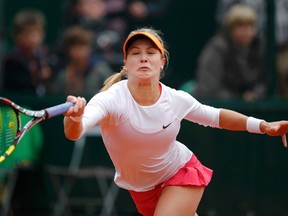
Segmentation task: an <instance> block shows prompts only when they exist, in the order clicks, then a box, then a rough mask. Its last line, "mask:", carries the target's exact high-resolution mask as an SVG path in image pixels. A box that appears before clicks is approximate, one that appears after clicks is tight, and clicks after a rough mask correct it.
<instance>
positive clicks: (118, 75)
mask: <svg viewBox="0 0 288 216" xmlns="http://www.w3.org/2000/svg"><path fill="white" fill-rule="evenodd" d="M124 73H125V69H124V68H123V69H122V70H121V71H120V72H119V73H115V74H113V75H111V76H110V77H108V78H107V79H106V80H105V81H104V86H103V87H102V89H101V90H100V92H102V91H106V90H108V89H109V88H110V87H111V86H112V85H113V84H115V83H117V82H119V81H120V80H121V79H122V76H123V75H124Z"/></svg>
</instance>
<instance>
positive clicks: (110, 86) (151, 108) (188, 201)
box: [64, 28, 288, 216]
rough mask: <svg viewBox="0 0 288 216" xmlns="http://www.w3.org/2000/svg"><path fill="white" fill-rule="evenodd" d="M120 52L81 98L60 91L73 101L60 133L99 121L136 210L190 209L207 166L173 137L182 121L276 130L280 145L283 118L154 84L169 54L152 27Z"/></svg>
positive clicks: (168, 215) (207, 175)
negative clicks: (110, 71)
mask: <svg viewBox="0 0 288 216" xmlns="http://www.w3.org/2000/svg"><path fill="white" fill-rule="evenodd" d="M123 54H124V67H123V69H122V70H121V71H120V72H119V73H116V74H114V75H112V76H111V77H110V78H108V79H107V80H106V81H105V83H104V87H103V89H102V90H101V91H100V92H99V93H97V94H96V95H95V96H94V97H93V98H91V99H90V101H89V102H88V103H86V100H85V99H84V98H83V97H75V96H72V95H69V96H68V97H67V101H71V102H74V103H75V105H74V107H72V108H70V109H69V110H68V112H66V113H65V114H64V115H65V117H64V133H65V136H66V137H67V138H68V139H71V140H76V139H79V138H80V137H81V135H83V134H84V133H85V132H87V131H88V130H89V129H91V128H92V127H93V126H95V125H96V124H98V125H99V127H100V129H101V135H102V138H103V141H104V145H105V147H106V149H107V151H108V153H109V156H110V158H111V160H112V162H113V165H114V166H115V170H116V172H115V179H114V180H115V183H116V184H117V185H118V186H119V187H121V188H123V189H126V190H128V191H129V192H130V194H131V196H132V198H133V200H134V202H135V204H136V207H137V209H138V211H139V213H141V214H142V215H144V216H153V215H154V216H175V215H185V216H186V215H187V216H188V215H191V216H193V215H197V213H196V211H197V208H198V205H199V202H200V200H201V197H202V195H203V192H204V189H205V187H206V186H207V185H208V184H209V182H210V180H211V177H212V173H213V171H212V170H211V169H210V168H208V167H205V166H204V165H202V164H201V162H200V161H199V160H198V159H197V157H196V156H195V154H194V153H193V152H192V151H191V150H190V149H188V148H187V147H186V146H185V145H184V144H182V143H181V142H179V141H177V135H178V132H179V130H180V126H181V121H182V120H183V119H186V120H188V121H191V122H194V123H198V124H200V125H204V126H210V127H215V128H221V129H227V130H234V131H245V130H246V131H248V132H251V133H263V134H268V135H270V136H282V138H283V143H284V146H285V147H287V143H286V136H285V134H286V132H287V131H288V121H277V122H266V121H264V120H260V119H257V118H254V117H248V116H245V115H243V114H240V113H238V112H235V111H232V110H227V109H220V108H215V107H211V106H207V105H204V104H201V103H200V102H198V101H197V100H196V99H195V98H194V97H193V96H191V95H190V94H188V93H186V92H184V91H181V90H175V89H172V88H170V87H168V86H166V85H164V84H163V83H161V82H160V79H161V77H162V75H163V73H164V72H163V71H164V67H165V65H167V64H168V61H169V54H168V52H167V49H165V44H164V42H163V40H162V38H161V37H160V32H159V31H156V30H154V29H152V28H141V29H138V30H135V31H132V32H131V34H130V35H128V37H127V39H126V41H125V43H124V45H123ZM123 76H125V77H126V78H127V79H122V77H123ZM95 155H96V153H95Z"/></svg>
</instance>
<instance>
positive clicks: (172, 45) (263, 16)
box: [0, 0, 288, 216]
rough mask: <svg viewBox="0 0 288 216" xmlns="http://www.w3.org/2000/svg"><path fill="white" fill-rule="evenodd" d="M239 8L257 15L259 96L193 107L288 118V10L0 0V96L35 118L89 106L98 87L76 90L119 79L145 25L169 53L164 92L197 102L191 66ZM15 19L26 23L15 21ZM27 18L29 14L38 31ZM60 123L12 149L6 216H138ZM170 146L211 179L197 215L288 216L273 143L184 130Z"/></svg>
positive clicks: (283, 176)
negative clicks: (79, 102)
mask: <svg viewBox="0 0 288 216" xmlns="http://www.w3.org/2000/svg"><path fill="white" fill-rule="evenodd" d="M236 3H245V4H246V5H249V6H251V8H253V9H254V10H255V11H256V14H257V26H256V27H257V29H256V30H255V34H256V35H257V37H259V38H260V40H261V43H262V46H263V47H264V50H265V51H263V53H264V54H265V55H263V56H264V61H263V63H262V65H261V66H262V67H264V68H265V77H267V78H266V82H265V87H266V92H265V95H264V96H263V97H261V98H257V99H245V98H244V97H241V96H239V97H233V98H225V99H222V98H217V97H215V98H205V97H199V98H198V99H199V101H201V102H203V103H206V104H209V105H213V106H216V107H223V108H229V109H234V110H236V111H239V112H242V113H244V114H246V115H252V116H255V117H258V118H264V119H265V120H267V121H274V120H279V119H287V114H288V102H287V96H288V92H287V90H286V89H288V66H287V63H288V55H287V53H288V52H287V44H288V0H242V1H241V0H201V1H199V0H198V1H192V0H190V1H189V0H181V1H173V0H160V1H156V0H155V1H152V0H151V1H129V0H86V1H85V0H57V1H56V0H41V1H37V0H13V1H11V0H0V60H1V70H0V96H1V97H8V98H10V99H11V100H13V101H15V102H16V103H17V104H19V105H22V106H27V107H29V108H31V109H42V108H45V107H49V106H53V105H55V104H58V103H62V102H63V101H65V99H66V96H67V95H68V94H78V95H82V96H85V97H86V98H87V100H89V99H90V98H91V96H92V95H93V93H94V92H96V91H97V90H98V88H100V87H98V86H96V84H95V87H93V92H92V93H91V92H90V91H88V90H91V88H90V89H88V90H87V89H85V88H84V86H89V85H91V83H89V80H90V81H91V80H93V79H94V78H95V80H96V81H97V80H98V81H99V80H102V79H103V80H104V79H105V78H106V77H107V76H109V75H110V74H112V73H114V72H118V71H120V69H121V66H122V61H123V59H122V58H123V57H122V53H121V46H122V43H123V41H124V39H125V37H126V36H127V34H128V33H129V32H130V31H131V30H132V29H135V28H137V27H143V26H153V27H154V28H155V29H159V30H161V31H162V33H163V34H164V39H165V41H166V43H167V45H168V51H169V52H170V62H169V66H168V68H167V69H166V71H165V77H164V78H163V80H162V82H163V83H165V84H167V85H169V86H171V87H173V88H176V89H181V90H184V91H187V92H189V93H191V94H192V95H193V91H194V89H195V88H197V82H198V80H197V79H198V77H197V70H198V66H199V65H198V64H199V62H198V59H199V57H200V55H201V53H202V51H203V49H204V47H205V46H206V44H207V43H208V42H209V40H210V39H211V38H212V37H213V36H214V35H215V34H216V33H217V32H218V31H219V29H221V26H222V24H223V23H222V20H223V17H225V13H226V12H227V10H228V9H229V7H230V6H232V5H233V4H236ZM23 11H24V12H28V15H27V13H26V14H25V13H22V15H21V14H20V15H19V13H20V12H23ZM35 11H36V12H37V13H35ZM17 14H18V18H17ZM23 14H24V15H23ZM29 14H30V15H31V14H34V15H35V14H37V15H36V18H37V17H38V18H37V19H36V21H35V20H34V21H33V19H34V18H35V16H34V18H33V16H32V15H31V16H30V15H29ZM27 17H28V18H27ZM29 17H30V18H29ZM25 19H26V20H28V21H27V22H26V24H25V22H24V20H25ZM38 21H39V22H38ZM23 23H24V24H23ZM27 23H28V24H27ZM34 24H35V26H36V30H35V29H34V30H35V32H36V33H35V32H34V34H33V33H31V32H30V33H31V35H32V36H31V35H30V37H31V38H34V39H35V38H36V41H38V43H37V42H35V44H36V45H35V46H34V47H32V48H31V50H33V51H29V46H27V47H25V46H24V45H23V44H25V43H24V42H23V40H24V39H23V40H22V43H21V39H20V37H21V36H23V35H24V38H25V33H23V29H24V27H25V25H26V27H27V26H28V28H29V26H30V27H31V26H33V25H34ZM21 25H22V27H21ZM19 26H20V27H19ZM23 26H24V27H23ZM75 27H77V28H75ZM31 28H32V27H31ZM79 29H80V30H79ZM30 30H31V29H30ZM34 30H31V31H32V32H33V31H34ZM27 34H28V33H27ZM79 35H80V36H79ZM27 38H29V36H27V35H26V39H27ZM37 38H38V39H37ZM28 41H29V40H28ZM32 41H33V40H32V39H31V41H30V42H28V45H31V46H32V45H33V44H34V42H32ZM26 45H27V44H26ZM77 46H78V47H77ZM75 47H76V48H75ZM83 47H86V48H83ZM82 48H83V51H82V52H81V51H79V50H82ZM21 50H22V51H23V50H24V52H22V51H21ZM35 50H36V51H37V52H36V51H35ZM73 50H74V51H73ZM75 50H76V51H75ZM78 51H79V53H78ZM23 53H24V54H23ZM26 54H27V55H26ZM82 58H83V61H77V60H79V59H82ZM83 62H84V63H83ZM83 65H85V66H83ZM22 72H23V73H22ZM24 72H25V73H24ZM251 75H252V74H251ZM235 76H236V77H237V74H236V75H233V77H235ZM27 77H28V78H29V79H28V78H27ZM26 78H27V80H26ZM260 78H262V77H260ZM96 81H95V83H96ZM208 85H209V83H208V84H207V87H208ZM92 86H93V83H92ZM94 88H95V89H94ZM62 120H63V118H62V117H57V118H54V119H50V120H48V121H46V122H43V123H41V124H40V125H39V127H38V128H36V129H33V130H31V132H29V135H28V134H27V135H28V136H27V137H29V138H27V140H24V139H23V140H22V141H21V143H20V144H19V150H18V149H16V150H17V151H16V150H15V153H14V154H13V155H11V158H10V157H9V158H8V159H9V160H8V159H7V161H6V160H5V164H0V174H1V177H0V181H1V183H0V196H1V198H0V202H1V212H2V214H3V215H17V216H18V215H21V216H22V215H37V216H39V215H41V216H42V215H43V216H46V215H47V216H48V215H79V216H80V215H83V216H84V215H87V216H88V215H105V216H109V215H119V216H120V215H123V216H125V215H127V216H128V215H129V216H132V215H138V214H137V211H136V208H135V205H134V203H133V202H132V199H131V198H130V195H129V193H128V192H127V191H125V190H122V189H116V188H115V185H114V183H113V166H112V163H111V161H110V159H109V156H108V154H107V152H106V150H105V148H104V145H103V143H102V139H101V136H100V135H99V131H97V128H96V129H95V130H93V131H92V132H91V133H90V134H88V135H87V137H85V139H83V140H81V142H77V143H74V142H72V141H69V140H67V139H66V138H65V137H64V134H63V123H62ZM23 121H25V119H23ZM178 139H179V141H181V142H183V143H185V144H186V145H187V146H188V147H189V148H190V149H191V150H192V151H193V152H194V153H195V154H196V155H197V157H198V158H199V159H200V161H201V162H202V163H203V164H204V165H206V166H208V167H210V168H212V169H213V170H214V176H213V179H212V182H211V183H210V185H209V186H208V187H207V189H206V192H205V193H204V197H203V199H202V201H201V203H200V206H199V211H198V214H199V215H201V216H202V215H203V216H204V215H207V216H244V215H245V216H287V215H288V205H287V203H288V197H287V194H288V186H287V182H288V172H287V171H288V168H287V166H288V151H287V149H284V148H283V146H282V144H281V138H279V137H268V136H263V135H257V134H249V133H247V132H233V133H231V132H227V131H222V130H218V129H211V128H204V127H201V126H198V125H196V124H192V123H189V122H186V121H184V122H183V124H182V130H181V132H180V134H179V137H178ZM82 141H83V142H82ZM20 146H21V148H22V149H20ZM23 152H27V153H25V154H23ZM12 156H13V157H12ZM111 172H112V174H111ZM107 195H108V196H107Z"/></svg>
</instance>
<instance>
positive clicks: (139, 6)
mask: <svg viewBox="0 0 288 216" xmlns="http://www.w3.org/2000/svg"><path fill="white" fill-rule="evenodd" d="M106 4H107V11H108V14H109V16H111V17H122V19H124V20H125V22H126V23H127V26H128V28H127V30H128V31H127V33H128V32H130V31H131V30H133V29H135V28H140V27H145V26H154V24H155V21H156V20H157V19H159V18H161V17H163V16H164V15H165V14H166V12H167V11H168V7H169V5H170V0H152V1H151V0H150V1H148V0H107V1H106Z"/></svg>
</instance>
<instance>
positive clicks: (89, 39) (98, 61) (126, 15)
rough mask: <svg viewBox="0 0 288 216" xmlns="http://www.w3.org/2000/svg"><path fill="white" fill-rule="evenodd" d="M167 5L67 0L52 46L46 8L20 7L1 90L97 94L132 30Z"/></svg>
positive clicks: (165, 0) (116, 64)
mask: <svg viewBox="0 0 288 216" xmlns="http://www.w3.org/2000/svg"><path fill="white" fill-rule="evenodd" d="M168 6H169V0H158V1H156V0H155V1H145V0H133V1H132V0H131V1H130V0H129V1H128V0H127V1H126V0H121V1H118V0H117V1H116V0H107V1H106V0H65V1H64V7H63V8H64V11H63V15H64V16H63V20H62V21H59V25H60V26H61V29H60V30H59V33H57V34H58V36H57V38H58V39H57V41H55V42H54V44H53V45H51V46H49V47H48V46H47V45H46V44H45V36H46V26H47V25H46V24H47V23H46V22H47V19H46V18H47V17H45V15H44V13H43V12H42V11H40V10H39V9H36V8H32V9H31V8H29V9H27V8H23V9H21V10H19V11H17V13H16V14H15V16H14V17H13V18H14V19H13V23H11V25H12V26H13V27H12V28H13V31H12V39H13V45H12V46H13V47H11V48H10V49H9V50H8V51H7V52H6V53H5V55H4V56H3V58H2V61H1V85H2V88H1V91H4V92H9V93H15V94H17V92H19V91H21V92H22V93H28V94H32V95H35V96H46V95H54V94H64V95H67V94H79V95H85V96H89V97H90V96H92V95H93V94H94V93H95V92H97V91H98V90H99V89H100V88H101V87H102V85H103V81H104V80H105V79H106V78H107V77H108V76H110V75H111V74H112V73H114V72H115V71H118V70H119V68H121V67H122V64H123V56H122V47H121V44H123V40H124V38H125V37H126V36H127V34H128V32H129V31H130V30H131V29H132V28H137V27H142V26H143V25H149V20H151V19H155V18H157V17H160V16H161V15H163V14H164V13H165V12H166V11H167V8H168ZM55 34H56V33H55ZM1 85H0V87H1Z"/></svg>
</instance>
